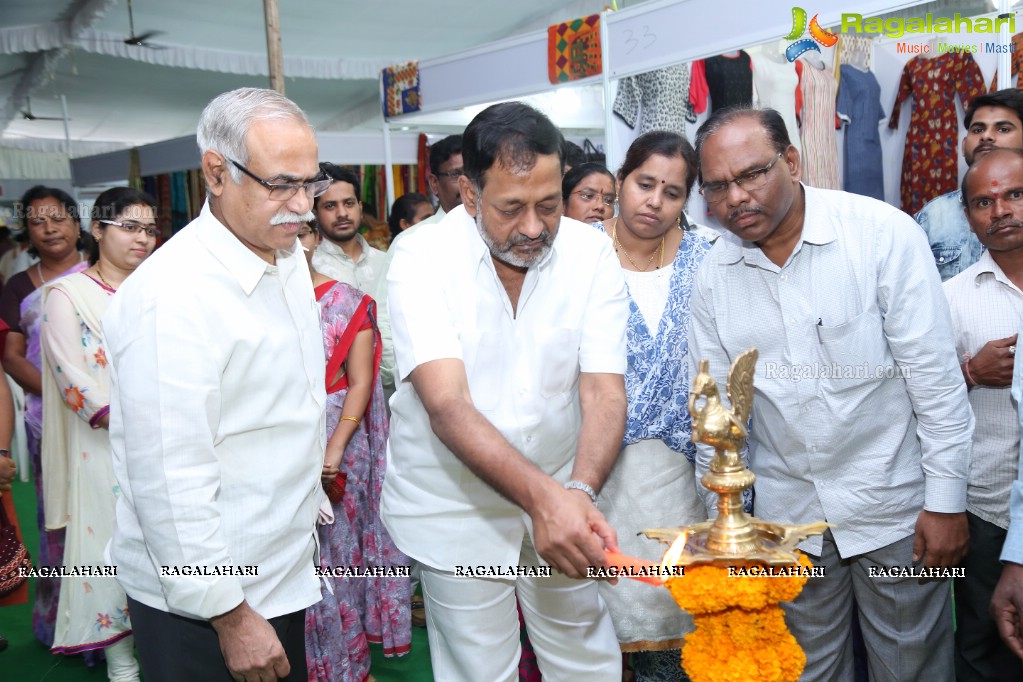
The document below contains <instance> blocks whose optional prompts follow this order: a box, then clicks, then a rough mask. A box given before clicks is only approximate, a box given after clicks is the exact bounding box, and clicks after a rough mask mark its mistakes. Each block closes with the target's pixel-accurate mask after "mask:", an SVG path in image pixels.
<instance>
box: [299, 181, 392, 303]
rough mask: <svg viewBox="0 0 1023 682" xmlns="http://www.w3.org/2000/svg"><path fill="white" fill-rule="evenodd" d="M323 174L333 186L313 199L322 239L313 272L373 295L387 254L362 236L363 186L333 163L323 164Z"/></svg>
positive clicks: (314, 254)
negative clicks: (361, 189)
mask: <svg viewBox="0 0 1023 682" xmlns="http://www.w3.org/2000/svg"><path fill="white" fill-rule="evenodd" d="M320 170H321V171H322V172H323V175H324V176H325V177H326V178H327V179H328V180H329V181H330V186H329V187H328V188H327V191H326V192H324V193H323V194H321V195H320V196H318V197H316V198H314V199H313V213H314V214H315V215H316V225H317V227H318V228H319V230H320V235H321V236H322V237H323V239H321V240H320V245H319V246H318V247H316V251H315V253H313V269H314V270H316V271H317V272H319V273H321V274H323V275H326V276H327V277H330V278H332V279H335V280H337V281H338V282H344V283H345V284H350V285H352V286H353V287H355V288H356V289H360V290H361V291H365V292H368V293H370V294H372V293H373V287H374V285H375V284H376V280H377V277H378V276H379V274H380V271H381V270H383V268H384V252H383V251H381V250H380V249H374V248H373V247H372V246H370V245H369V242H367V241H366V238H365V237H363V236H362V235H361V234H359V226H360V225H362V202H361V201H360V200H359V187H361V186H362V183H361V182H359V176H358V175H356V174H355V173H353V172H352V171H350V170H348V169H346V168H341V167H339V166H335V165H334V164H332V163H321V164H320Z"/></svg>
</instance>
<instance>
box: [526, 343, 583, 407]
mask: <svg viewBox="0 0 1023 682" xmlns="http://www.w3.org/2000/svg"><path fill="white" fill-rule="evenodd" d="M580 338H582V332H581V331H580V330H579V329H542V330H539V331H538V332H537V334H536V343H537V346H538V348H537V355H538V357H540V358H541V361H540V364H539V369H540V383H539V385H540V395H541V396H543V397H544V398H547V399H550V398H555V397H557V396H559V395H563V394H565V393H568V392H569V391H571V390H572V389H573V388H574V387H575V385H576V383H577V382H578V381H579V340H580Z"/></svg>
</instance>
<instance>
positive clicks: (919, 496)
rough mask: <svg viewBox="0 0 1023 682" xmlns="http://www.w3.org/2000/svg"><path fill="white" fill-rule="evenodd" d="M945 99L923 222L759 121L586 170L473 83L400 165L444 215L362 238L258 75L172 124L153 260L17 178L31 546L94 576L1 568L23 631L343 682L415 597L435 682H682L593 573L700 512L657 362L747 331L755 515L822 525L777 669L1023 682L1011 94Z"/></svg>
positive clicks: (679, 393) (717, 372)
mask: <svg viewBox="0 0 1023 682" xmlns="http://www.w3.org/2000/svg"><path fill="white" fill-rule="evenodd" d="M966 122H967V135H966V137H965V139H964V141H963V153H964V156H965V158H966V160H967V161H968V162H969V163H970V169H969V171H968V172H967V174H966V176H965V177H964V179H963V183H962V189H961V191H960V192H958V193H954V194H956V197H955V198H954V199H955V201H954V203H955V207H954V208H955V210H953V209H952V208H949V207H948V206H949V205H950V204H949V202H950V200H949V199H947V198H941V200H940V202H939V203H938V204H935V205H933V206H930V205H929V206H928V207H925V209H924V211H923V213H922V215H921V216H918V221H919V223H918V222H915V221H914V220H913V219H912V218H911V217H910V216H908V215H906V214H904V213H902V212H901V211H899V210H897V209H895V208H894V207H891V206H889V205H887V204H885V203H883V202H880V201H876V200H874V199H869V198H865V197H861V196H858V195H853V194H849V193H845V192H838V191H830V190H820V189H815V188H813V187H809V186H806V185H805V184H804V183H802V182H801V176H800V169H801V161H800V156H799V152H798V151H797V150H796V148H795V147H794V146H793V145H792V144H791V142H790V140H789V137H788V132H787V131H786V128H785V124H784V122H783V120H782V118H781V116H780V115H779V114H778V113H777V112H775V111H773V110H770V109H751V108H731V109H724V110H721V111H716V112H714V113H713V114H712V115H711V116H710V118H709V119H708V120H707V121H706V123H704V124H703V125H702V126H701V127H700V129H699V131H698V133H697V135H696V144H695V148H694V146H693V145H691V144H690V143H689V141H688V140H687V139H686V138H685V137H682V136H680V135H677V134H675V133H669V132H661V131H653V132H648V133H645V134H643V135H641V136H640V137H638V138H637V139H636V140H635V141H634V142H633V143H632V145H631V146H630V148H629V150H628V152H627V154H626V156H625V160H624V162H623V163H622V166H621V168H619V169H617V172H615V173H612V172H611V171H610V170H609V169H607V168H606V167H604V166H603V165H602V164H599V163H593V162H586V161H585V160H583V161H581V162H578V163H571V164H568V163H566V160H567V159H566V143H565V140H564V138H563V136H562V134H561V132H560V131H559V130H558V129H557V128H556V127H555V126H554V125H553V124H552V123H551V121H550V120H549V119H548V118H547V117H546V116H544V115H543V114H541V113H540V112H538V111H536V110H534V109H532V108H530V107H528V106H526V105H524V104H521V103H517V102H507V103H503V104H498V105H494V106H492V107H489V108H487V109H485V110H484V111H483V112H481V113H480V114H479V115H478V116H476V118H474V119H473V121H472V122H471V123H470V124H469V126H468V127H467V128H466V129H465V131H464V133H463V134H461V135H452V136H449V137H447V138H444V139H443V140H440V141H438V142H437V143H436V144H434V145H433V146H432V148H431V155H430V172H429V174H428V181H429V186H430V190H431V193H432V194H433V196H434V197H436V198H437V200H438V206H437V207H436V212H435V209H434V206H433V204H432V203H431V200H430V198H428V197H427V196H425V195H423V194H409V195H406V196H404V197H401V198H399V199H398V201H397V202H395V205H394V207H393V209H392V212H391V216H390V222H389V224H390V228H391V231H392V240H391V244H390V246H389V248H388V249H387V251H386V252H384V251H381V250H378V249H376V248H374V247H373V246H371V245H370V244H369V242H367V240H366V239H365V238H364V237H363V235H362V234H360V232H359V227H360V225H361V224H362V220H363V212H362V204H361V201H360V199H359V188H360V186H361V184H360V179H359V178H358V177H357V176H356V175H355V174H354V173H352V172H351V171H350V170H348V169H345V168H342V167H338V166H336V165H334V164H330V163H321V162H320V161H319V159H318V156H317V147H316V140H315V136H314V135H313V131H312V128H311V126H310V124H309V122H308V120H307V119H306V117H305V115H304V114H303V112H302V111H301V110H300V109H299V108H298V107H297V106H296V105H295V104H294V103H292V102H291V101H290V100H288V99H286V98H285V97H283V96H281V95H279V94H276V93H274V92H272V91H268V90H259V89H253V88H244V89H240V90H235V91H231V92H228V93H225V94H223V95H221V96H219V97H217V98H215V99H214V100H213V101H212V102H210V104H209V105H208V106H207V108H206V110H205V111H204V112H203V114H202V116H201V118H200V121H199V127H198V133H197V139H198V143H199V147H200V151H201V155H202V170H203V174H204V177H205V180H206V186H207V191H208V199H207V203H206V205H205V206H204V207H203V210H202V213H201V214H200V215H199V217H198V218H196V219H195V220H194V221H193V222H192V223H191V224H190V225H188V226H187V227H185V228H184V229H183V230H181V231H180V232H179V233H177V234H175V235H174V237H173V238H172V239H169V240H168V241H167V242H166V243H165V244H162V245H161V246H160V248H159V249H157V248H156V246H157V242H158V240H159V237H160V233H159V229H158V227H157V215H156V204H155V202H154V201H153V199H152V197H149V196H148V195H146V194H145V193H142V192H138V191H136V190H133V189H129V188H115V189H111V190H108V191H106V192H104V193H103V194H101V195H100V196H99V197H98V198H97V200H96V202H95V204H94V205H93V207H92V208H91V212H90V213H89V214H88V215H85V216H82V215H81V214H80V212H79V208H78V204H77V203H76V202H75V201H74V200H73V199H72V198H71V197H70V196H68V195H66V194H65V193H64V192H62V191H60V190H57V189H52V188H45V187H36V188H33V189H32V190H30V191H29V192H28V193H27V194H26V195H25V197H24V198H23V201H22V209H23V210H22V218H23V225H22V228H23V231H24V234H26V235H27V239H28V244H29V248H28V251H27V253H28V255H29V256H30V257H32V258H33V259H35V260H33V261H31V264H30V265H28V267H26V268H25V269H23V270H22V271H20V272H18V273H16V274H13V275H12V276H10V277H9V278H8V279H7V280H6V281H5V282H4V285H3V291H2V293H0V318H2V320H3V322H4V323H5V324H6V326H7V327H8V328H9V331H7V333H6V339H5V342H4V349H3V366H4V369H5V371H6V372H7V373H8V374H9V375H10V377H11V378H12V379H13V381H14V382H16V386H17V387H20V389H21V390H23V391H24V394H25V400H24V410H23V418H24V421H25V425H26V429H27V434H28V447H29V454H30V461H31V468H32V476H33V479H34V482H35V486H36V492H37V495H38V519H36V521H37V522H38V524H39V528H40V533H41V536H40V546H39V548H38V552H34V557H33V558H34V560H35V563H36V564H37V565H39V566H60V565H65V566H103V565H108V564H109V565H112V566H116V567H117V575H116V579H110V578H104V577H90V576H73V577H72V576H68V577H63V578H57V577H53V578H35V585H36V590H35V604H34V611H33V629H34V632H35V635H36V637H37V638H38V639H39V640H40V641H41V642H42V643H43V644H44V645H46V646H47V647H49V648H51V650H52V651H53V652H54V653H56V654H64V655H70V654H83V655H85V656H86V657H87V660H89V661H95V660H97V658H98V657H99V655H100V654H102V656H103V657H105V659H106V662H107V674H108V677H109V678H110V679H111V680H137V679H139V674H140V669H139V665H138V664H137V663H136V657H135V654H136V652H137V656H138V660H139V661H140V663H141V670H142V671H143V673H144V675H145V677H146V679H147V680H156V681H160V680H168V681H171V682H177V681H180V680H183V679H195V680H222V679H229V678H230V679H235V680H276V679H286V680H302V681H303V682H304V681H305V680H316V681H317V682H333V681H342V682H364V681H365V680H370V679H372V675H371V674H370V649H369V644H370V643H377V644H380V645H381V647H382V649H383V652H384V655H387V656H401V655H404V654H406V653H408V651H409V650H410V646H411V627H412V621H413V610H414V606H415V605H416V600H417V599H419V600H420V601H421V604H422V605H423V607H424V608H425V614H424V618H423V620H424V621H425V625H426V627H427V635H428V640H429V647H430V659H431V662H432V666H433V674H434V679H436V680H438V681H443V682H448V681H452V682H455V681H458V682H477V681H479V680H488V681H489V680H495V681H501V682H512V681H514V680H519V679H522V680H533V679H538V678H539V675H542V676H543V677H544V678H546V679H551V680H604V681H606V682H619V681H621V680H623V679H634V680H637V681H638V682H662V681H666V682H684V681H685V680H687V678H686V676H685V673H684V672H683V670H682V668H681V667H680V664H679V659H680V648H681V647H682V646H683V645H684V640H685V636H686V635H687V634H688V633H689V632H691V631H692V629H693V621H692V618H691V617H690V616H689V615H688V614H686V613H685V612H683V611H681V610H680V609H679V608H678V607H677V606H676V605H675V603H674V601H673V600H672V599H671V597H670V595H669V594H668V593H667V591H665V590H657V589H653V588H651V587H649V586H646V585H641V584H639V583H635V582H630V581H615V580H613V579H612V580H593V579H589V578H587V574H588V569H591V568H594V567H601V566H603V567H607V566H608V560H607V558H606V556H605V552H606V551H621V552H624V553H625V554H628V555H632V556H636V557H639V558H641V559H647V560H650V561H659V560H660V558H661V557H660V554H661V551H662V549H663V548H662V547H660V546H659V545H657V544H656V543H654V542H651V541H649V540H646V539H645V538H643V537H641V536H639V535H638V534H639V532H640V531H642V530H643V529H647V528H658V527H670V526H680V525H683V526H684V525H690V524H695V523H698V522H701V521H704V520H706V519H707V518H708V517H709V516H711V515H713V513H714V503H715V499H714V496H713V494H711V493H709V492H708V491H706V490H705V489H704V488H703V487H702V486H701V485H700V483H699V481H700V477H701V476H702V475H703V474H705V473H706V472H707V470H708V468H709V462H710V459H711V455H712V454H713V452H712V450H711V449H710V448H709V447H708V446H705V445H703V444H698V443H694V442H693V441H692V438H691V430H692V429H691V426H692V425H691V415H690V413H689V411H688V407H687V402H688V397H689V387H690V383H691V378H692V377H693V376H694V375H695V372H696V367H697V365H698V363H699V361H700V360H702V359H708V360H709V361H710V371H711V373H712V375H713V377H714V379H715V380H716V381H717V383H718V384H719V385H726V383H727V381H726V374H727V372H728V370H729V366H730V364H731V361H732V360H733V359H734V358H736V357H737V356H738V355H739V354H740V353H742V352H744V351H745V350H746V349H748V348H751V347H755V348H757V349H758V351H759V360H758V361H757V369H756V375H755V384H754V386H755V391H756V393H755V398H754V401H753V409H752V416H751V421H750V425H749V438H748V441H747V447H746V450H745V451H744V452H743V453H742V456H743V459H744V461H745V462H746V464H747V466H748V467H749V468H750V469H751V470H752V471H753V472H754V473H755V474H756V485H755V496H751V497H750V498H749V499H747V508H748V509H751V510H753V511H755V512H756V513H757V515H758V516H760V517H762V518H766V519H770V520H773V521H779V522H785V523H795V524H803V523H810V522H814V521H826V522H828V523H829V524H830V528H829V530H828V531H827V532H826V533H824V535H823V536H818V537H814V538H810V539H808V540H806V541H804V542H803V543H801V545H800V548H801V549H802V550H803V551H804V552H805V553H807V554H808V555H809V556H810V558H811V559H812V561H813V563H814V564H815V565H817V566H822V567H823V568H824V575H823V576H820V577H815V578H813V579H811V580H810V581H809V582H808V583H807V585H806V587H805V588H804V590H803V592H802V594H801V595H800V596H799V597H798V598H797V599H796V600H795V601H794V602H792V603H789V604H785V605H784V608H785V609H786V614H787V618H786V621H787V623H788V625H789V627H790V629H791V630H792V632H793V633H794V634H795V636H796V639H797V641H798V642H799V643H800V645H801V646H802V648H803V650H804V651H805V653H806V657H807V663H806V671H805V673H804V675H803V678H802V679H805V680H808V681H813V682H818V681H831V680H834V681H843V682H844V681H846V680H849V681H851V680H861V679H868V677H869V679H871V680H890V681H892V682H897V681H902V680H917V679H925V678H927V679H933V680H953V679H958V680H971V681H972V680H1018V679H1021V678H1023V663H1021V661H1020V660H1019V659H1020V658H1023V482H1021V481H1020V480H1019V479H1018V473H1019V470H1018V461H1019V456H1020V413H1019V409H1018V403H1019V400H1020V392H1021V386H1023V367H1017V366H1016V363H1015V359H1016V341H1017V338H1018V337H1017V333H1018V331H1019V328H1020V324H1021V315H1023V95H1021V94H1020V93H1019V92H1017V91H1015V90H1013V91H1000V92H996V93H992V94H990V95H982V96H981V97H978V98H976V99H975V100H974V101H973V102H971V103H970V105H969V107H968V109H967V112H966ZM697 182H698V183H699V192H700V193H701V194H702V196H703V198H704V200H705V201H706V204H707V206H708V211H709V214H710V215H711V216H712V217H713V218H714V219H715V221H716V222H717V223H718V224H720V225H721V226H722V228H723V230H722V231H721V232H718V231H716V230H713V229H709V228H706V227H700V226H698V225H694V224H693V221H692V220H691V219H690V218H689V217H688V216H687V215H686V213H685V211H684V209H685V206H686V203H687V201H688V199H689V197H690V196H691V195H692V193H693V192H694V190H695V188H696V186H697ZM936 201H938V200H936ZM83 217H84V218H86V220H85V222H86V224H87V225H88V230H87V231H84V230H83V229H82V224H81V223H82V220H81V219H82V218H83ZM921 225H923V229H921ZM974 241H975V242H976V246H974ZM19 257H20V255H19ZM967 260H969V262H967ZM951 261H954V262H951ZM942 279H946V280H947V281H945V283H944V284H942ZM0 384H2V385H0V491H4V493H5V494H3V495H2V496H0V497H2V500H3V504H4V510H5V512H6V515H7V516H8V517H13V507H12V506H11V505H10V499H9V498H10V495H9V494H6V491H8V490H10V483H11V481H12V480H13V478H14V475H15V472H16V467H15V465H14V464H13V462H12V461H11V460H10V459H9V457H4V456H2V455H7V454H8V453H7V449H9V447H10V441H11V434H12V433H13V430H14V404H15V400H14V399H12V396H11V392H10V391H9V390H7V388H8V387H7V384H6V383H5V382H0ZM26 522H27V520H24V519H23V520H22V524H24V523H26ZM467 567H468V568H469V570H468V572H467V571H466V569H467ZM481 567H485V568H488V569H490V570H488V571H485V573H486V575H481V573H483V572H484V571H481V570H480V569H481ZM878 567H882V568H884V569H892V570H886V571H884V575H883V576H881V577H877V575H876V573H877V572H876V570H875V569H877V568H878ZM960 567H961V568H962V569H963V570H960V571H958V572H952V569H958V568H960ZM474 569H475V570H474ZM924 569H927V570H929V571H930V573H929V574H928V575H927V577H926V578H925V579H921V577H920V574H919V572H920V571H921V570H924ZM952 575H955V576H956V577H955V580H954V582H955V586H954V587H955V589H954V597H953V590H952V589H951V588H952V582H953V580H952V578H951V577H950V576H952ZM417 583H418V590H417V587H416V584H417ZM415 591H419V592H421V597H418V596H413V593H414V592H415ZM26 597H27V595H26V594H25V590H24V589H22V590H19V591H18V592H15V593H12V594H11V595H8V596H7V597H5V598H4V599H5V600H6V601H0V604H3V603H10V602H11V601H12V600H16V599H20V600H24V599H26ZM953 599H954V610H955V616H954V617H953ZM954 620H955V622H956V625H955V627H954V626H953V621H954ZM524 633H528V636H525V634H524ZM525 661H535V664H533V665H525V664H524V662H525ZM623 675H624V676H623Z"/></svg>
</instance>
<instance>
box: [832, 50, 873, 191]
mask: <svg viewBox="0 0 1023 682" xmlns="http://www.w3.org/2000/svg"><path fill="white" fill-rule="evenodd" d="M857 54H862V53H857ZM841 70H842V80H841V81H840V84H839V86H838V115H839V118H841V119H842V121H843V122H844V123H845V124H846V129H845V154H844V157H843V158H844V162H845V164H844V165H845V168H844V173H843V178H844V185H843V189H844V190H845V191H846V192H853V193H855V194H863V195H864V196H868V197H874V198H875V199H879V200H881V201H884V166H883V162H882V158H881V134H880V132H879V130H878V127H879V123H880V121H883V120H884V117H885V114H884V109H882V107H881V86H880V85H879V84H878V82H877V77H876V76H875V75H874V74H873V73H871V72H870V71H865V70H861V69H857V68H856V67H855V66H852V65H850V64H843V65H842V67H841Z"/></svg>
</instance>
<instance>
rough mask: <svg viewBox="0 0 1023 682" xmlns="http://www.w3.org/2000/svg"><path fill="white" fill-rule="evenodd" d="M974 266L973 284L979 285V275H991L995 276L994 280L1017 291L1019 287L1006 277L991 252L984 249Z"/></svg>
mask: <svg viewBox="0 0 1023 682" xmlns="http://www.w3.org/2000/svg"><path fill="white" fill-rule="evenodd" d="M975 267H976V268H977V270H976V272H974V274H973V283H974V285H976V286H980V284H981V277H982V276H984V275H991V276H992V277H994V278H995V281H996V282H1000V283H1002V284H1004V285H1005V286H1007V287H1011V288H1013V289H1016V290H1017V291H1018V290H1019V288H1018V287H1017V286H1016V285H1015V284H1013V282H1012V280H1010V279H1009V278H1008V277H1006V275H1005V271H1004V270H1002V268H1001V266H1000V265H998V263H996V262H995V259H994V258H992V257H991V252H990V251H988V250H987V249H985V250H984V253H982V254H981V255H980V258H979V259H978V260H977V264H976V266H975Z"/></svg>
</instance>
